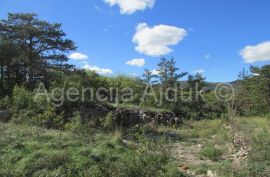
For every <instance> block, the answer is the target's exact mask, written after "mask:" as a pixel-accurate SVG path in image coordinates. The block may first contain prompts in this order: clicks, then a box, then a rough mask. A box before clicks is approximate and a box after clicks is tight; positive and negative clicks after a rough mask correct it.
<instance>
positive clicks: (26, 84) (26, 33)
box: [0, 13, 270, 127]
mask: <svg viewBox="0 0 270 177" xmlns="http://www.w3.org/2000/svg"><path fill="white" fill-rule="evenodd" d="M75 49H76V45H75V43H74V42H73V41H72V40H70V39H66V34H65V33H64V31H63V30H62V29H61V25H60V24H55V23H53V24H52V23H49V22H46V21H42V20H40V19H38V17H37V15H36V14H29V13H26V14H8V18H7V19H5V20H1V21H0V78H1V83H0V98H1V100H0V108H1V109H12V111H13V112H14V117H16V118H17V119H18V120H19V121H22V120H24V119H27V120H35V121H34V122H38V123H40V124H42V125H43V124H45V125H46V126H47V127H51V126H55V125H57V127H58V126H59V127H61V126H63V125H64V124H66V123H67V122H69V121H71V117H74V116H77V115H78V114H77V111H79V109H80V108H81V107H82V106H84V107H91V106H92V107H94V106H95V105H98V104H103V105H108V104H110V105H111V104H113V103H114V104H115V103H116V104H117V105H136V106H140V107H150V108H159V109H167V110H171V111H173V112H174V113H176V114H177V115H178V116H179V117H183V118H187V119H196V120H201V119H214V118H220V117H226V116H227V109H228V104H230V103H229V102H228V101H222V100H219V99H217V98H216V95H215V93H214V91H213V90H205V89H204V88H205V87H206V86H207V83H206V82H205V78H204V77H203V76H202V75H201V74H195V75H190V74H188V73H186V72H180V70H179V68H177V67H176V62H175V60H174V59H173V58H171V59H166V58H162V59H161V60H160V62H159V64H158V65H157V68H156V73H153V72H151V71H150V70H147V69H146V70H145V72H144V74H143V76H142V77H129V76H124V75H119V76H114V77H106V76H101V75H98V74H97V73H95V72H91V71H86V70H80V69H76V68H75V67H74V66H72V65H69V64H68V63H67V61H68V57H67V54H68V53H69V52H70V51H73V50H75ZM183 77H187V78H188V81H187V83H188V88H185V89H183V88H182V87H181V82H180V80H181V78H183ZM40 83H43V84H44V87H42V88H40ZM234 87H235V90H236V92H235V97H234V99H233V101H234V106H233V109H235V110H236V111H237V113H238V114H239V115H258V114H267V113H269V109H270V65H266V66H263V67H261V68H258V67H252V68H251V71H250V72H246V71H243V72H241V74H240V77H239V80H238V81H237V82H236V84H234ZM55 88H62V89H64V90H68V89H69V88H76V89H77V90H78V93H76V95H77V97H79V98H83V99H72V101H70V99H67V98H66V95H64V97H62V95H61V93H59V92H58V93H56V92H55V93H53V92H52V91H53V90H54V89H55ZM82 88H92V89H93V90H94V91H95V92H94V93H96V92H97V91H98V97H99V98H104V99H97V98H96V97H94V98H92V96H93V95H92V94H90V91H89V90H83V89H82ZM99 88H107V89H102V90H100V89H99ZM125 88H131V89H132V91H133V92H132V99H129V98H130V97H131V95H130V94H124V95H125V96H122V97H121V96H119V92H120V93H121V92H123V93H125V92H127V90H125ZM44 89H46V92H48V96H49V98H55V99H48V97H44V96H43V97H36V95H37V93H39V92H42V93H44V91H45V90H44ZM56 98H57V99H56ZM106 98H107V99H106ZM175 98H176V99H175ZM59 101H61V102H62V103H61V105H60V106H58V107H55V106H54V104H53V103H56V102H59ZM31 118H33V119H31ZM58 118H59V119H58ZM54 121H56V122H57V123H56V122H54Z"/></svg>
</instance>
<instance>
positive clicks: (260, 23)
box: [0, 0, 270, 82]
mask: <svg viewBox="0 0 270 177" xmlns="http://www.w3.org/2000/svg"><path fill="white" fill-rule="evenodd" d="M124 1H131V3H128V4H125V2H123V0H107V2H105V1H103V0H46V1H38V0H27V1H22V0H0V18H1V19H3V18H6V17H7V13H8V12H34V13H37V14H38V15H39V18H40V19H44V20H48V21H50V22H57V23H62V25H63V30H64V31H65V32H66V33H67V37H68V38H70V39H72V40H74V41H75V43H76V44H77V46H78V49H77V51H76V52H78V53H81V54H84V55H86V56H87V59H84V60H74V59H71V60H70V62H71V63H73V64H76V66H77V67H83V66H84V65H86V66H84V67H85V68H90V69H93V68H94V69H97V70H101V71H104V72H110V71H113V74H119V73H121V74H135V75H141V74H142V72H143V69H144V68H148V69H151V70H152V69H155V67H156V64H157V63H158V62H159V59H160V57H161V56H167V57H174V58H175V59H176V61H177V66H178V67H179V68H180V69H181V71H187V72H190V73H193V72H194V71H199V72H203V74H204V76H205V77H206V78H207V80H208V81H213V82H215V81H233V80H235V79H237V74H238V72H239V71H240V70H242V68H243V67H245V68H248V67H249V66H250V65H251V64H252V65H256V66H261V65H264V64H269V62H270V42H269V41H270V23H269V19H270V10H269V9H270V1H269V0H256V1H255V0H223V1H222V0H167V1H166V0H155V2H154V0H124ZM137 1H138V2H139V1H140V2H139V4H138V2H137ZM109 2H110V3H109ZM132 3H133V4H132ZM136 3H137V4H136ZM147 3H148V4H147ZM149 3H150V4H149ZM151 3H152V4H151ZM143 5H144V6H143ZM120 9H122V10H120ZM139 24H141V28H140V30H138V29H136V28H137V26H138V25H139ZM183 30H184V31H183ZM136 32H137V33H139V32H141V33H140V35H138V36H137V38H136V40H134V39H133V38H134V36H135V34H136ZM136 46H139V47H138V48H137V49H135V47H136ZM159 47H161V50H156V49H159ZM164 47H165V48H164ZM167 49H168V50H169V49H170V50H172V51H171V52H168V51H167ZM162 51H163V52H162ZM241 51H242V54H241V55H240V52H241ZM82 58H84V57H82ZM132 59H137V60H135V61H133V62H132V61H131V60H132ZM142 59H144V62H145V64H144V63H142ZM128 61H130V62H129V64H132V63H133V66H131V65H128V64H127V62H128ZM143 64H144V65H143ZM136 65H137V66H136ZM142 65H143V66H142ZM138 66H140V67H138Z"/></svg>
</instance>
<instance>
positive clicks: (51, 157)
mask: <svg viewBox="0 0 270 177" xmlns="http://www.w3.org/2000/svg"><path fill="white" fill-rule="evenodd" d="M0 130H1V132H2V133H3V136H2V137H1V141H0V145H1V146H0V153H1V156H0V176H14V177H16V176H18V177H19V176H71V177H73V176H74V177H75V176H76V177H77V176H96V177H119V176H123V177H128V176H148V177H153V176H163V177H164V176H172V177H174V176H176V174H177V172H176V168H175V164H173V163H170V165H168V164H169V162H168V160H167V159H166V158H164V157H163V156H162V155H161V154H160V153H157V152H159V151H158V150H157V149H156V150H149V149H145V151H141V152H140V153H139V152H138V151H137V150H136V149H133V148H130V147H127V146H125V145H123V143H122V142H121V141H118V140H117V141H116V139H115V138H114V137H113V136H110V135H105V134H99V133H94V134H91V135H88V136H87V135H85V136H76V135H74V134H71V133H69V132H58V131H53V130H45V129H41V128H37V127H30V126H22V125H14V124H10V123H9V124H0ZM172 169H174V170H172ZM167 174H172V175H167ZM178 176H179V175H178ZM180 176H181V175H180Z"/></svg>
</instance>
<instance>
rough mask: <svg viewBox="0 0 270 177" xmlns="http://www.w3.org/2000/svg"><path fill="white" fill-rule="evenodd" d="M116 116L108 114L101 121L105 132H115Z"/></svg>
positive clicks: (111, 113)
mask: <svg viewBox="0 0 270 177" xmlns="http://www.w3.org/2000/svg"><path fill="white" fill-rule="evenodd" d="M116 121H117V120H116V116H115V115H114V113H113V112H109V113H108V114H107V116H106V117H105V119H104V121H103V123H102V124H103V127H104V128H105V129H107V130H115V129H116V127H117V122H116Z"/></svg>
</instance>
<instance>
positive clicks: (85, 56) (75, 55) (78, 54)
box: [68, 52, 88, 60]
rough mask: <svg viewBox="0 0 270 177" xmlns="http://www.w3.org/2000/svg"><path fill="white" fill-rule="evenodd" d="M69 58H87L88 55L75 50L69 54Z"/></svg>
mask: <svg viewBox="0 0 270 177" xmlns="http://www.w3.org/2000/svg"><path fill="white" fill-rule="evenodd" d="M68 58H70V59H73V60H87V59H88V56H87V55H84V54H82V53H78V52H75V53H72V54H71V55H69V57H68Z"/></svg>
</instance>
